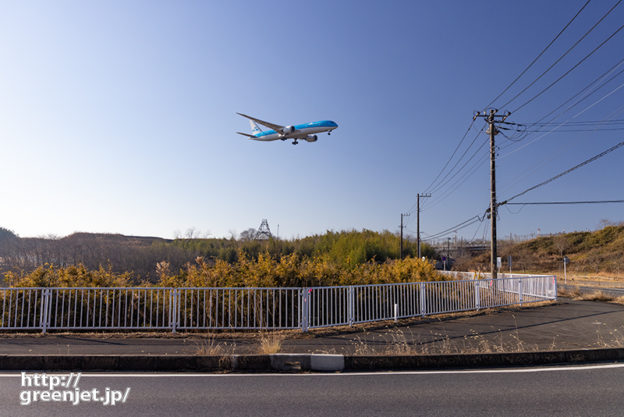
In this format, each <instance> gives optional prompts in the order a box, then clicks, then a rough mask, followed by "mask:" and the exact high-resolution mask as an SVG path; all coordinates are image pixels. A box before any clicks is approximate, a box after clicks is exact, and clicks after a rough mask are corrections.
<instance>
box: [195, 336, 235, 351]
mask: <svg viewBox="0 0 624 417" xmlns="http://www.w3.org/2000/svg"><path fill="white" fill-rule="evenodd" d="M235 349H236V344H234V343H228V342H223V343H219V341H218V340H217V339H216V338H215V337H214V336H210V337H207V338H203V339H200V340H199V341H198V343H197V350H196V351H195V354H196V355H200V356H223V355H231V354H233V353H234V350H235Z"/></svg>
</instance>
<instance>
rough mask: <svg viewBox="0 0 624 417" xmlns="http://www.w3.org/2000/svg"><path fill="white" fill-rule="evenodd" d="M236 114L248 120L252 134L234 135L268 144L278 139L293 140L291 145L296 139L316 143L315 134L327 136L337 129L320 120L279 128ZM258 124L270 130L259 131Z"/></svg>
mask: <svg viewBox="0 0 624 417" xmlns="http://www.w3.org/2000/svg"><path fill="white" fill-rule="evenodd" d="M236 114H238V115H241V116H243V117H246V118H247V119H249V124H250V125H251V133H252V134H251V135H250V134H248V133H243V132H236V133H238V134H239V135H243V136H247V137H248V138H249V139H252V140H259V141H263V142H269V141H272V140H278V139H281V140H286V139H293V142H292V144H293V145H296V144H297V143H299V142H297V139H302V140H306V141H308V142H316V141H317V140H318V136H317V135H316V133H323V132H327V134H328V135H330V134H331V132H332V130H334V129H336V128H337V127H338V125H337V124H336V122H332V121H331V120H321V121H319V122H311V123H304V124H300V125H294V126H292V125H291V126H281V125H277V124H275V123H269V122H265V121H264V120H260V119H256V118H255V117H251V116H247V115H246V114H243V113H236ZM258 124H261V125H262V126H265V127H267V128H269V129H270V130H265V131H263V130H262V129H260V127H259V126H258Z"/></svg>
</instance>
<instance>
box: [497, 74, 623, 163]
mask: <svg viewBox="0 0 624 417" xmlns="http://www.w3.org/2000/svg"><path fill="white" fill-rule="evenodd" d="M622 87H624V83H623V84H620V85H619V86H618V87H616V88H615V89H613V90H611V91H609V92H608V93H607V94H605V95H604V96H602V97H601V98H600V99H598V100H596V101H595V102H593V103H592V104H590V105H589V106H587V107H585V108H584V109H583V110H581V111H580V112H578V113H576V114H575V115H573V116H571V117H570V118H568V119H567V120H565V121H563V122H561V123H559V124H558V125H557V126H555V127H554V128H553V129H552V130H550V131H548V132H545V133H544V134H543V135H540V136H538V137H536V138H534V139H533V140H531V141H530V142H527V143H524V144H523V145H522V146H520V147H518V148H516V149H514V150H511V151H509V152H507V153H505V154H504V155H502V156H501V157H500V158H501V159H502V158H506V157H508V156H509V155H511V154H513V153H515V152H517V151H519V150H521V149H523V148H526V147H527V146H529V145H531V144H532V143H534V142H536V141H538V140H540V139H542V138H544V137H545V136H548V135H549V134H551V133H553V132H554V131H556V130H558V129H559V128H560V127H561V126H564V125H566V124H567V123H568V121H569V120H571V119H574V118H576V117H578V116H580V115H581V114H583V113H585V112H586V111H587V110H589V109H591V108H592V107H594V106H595V105H596V104H598V103H600V102H601V101H603V100H604V99H605V98H607V97H609V96H610V95H612V94H613V93H615V92H616V91H617V90H619V89H621V88H622ZM510 146H511V145H510ZM506 148H507V147H503V148H502V150H505V149H506Z"/></svg>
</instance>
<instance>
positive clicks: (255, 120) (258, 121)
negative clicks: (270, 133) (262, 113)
mask: <svg viewBox="0 0 624 417" xmlns="http://www.w3.org/2000/svg"><path fill="white" fill-rule="evenodd" d="M236 114H238V115H241V116H243V117H246V118H248V119H250V120H253V121H254V122H256V123H260V124H261V125H262V126H266V127H268V128H269V129H273V130H275V131H276V132H280V133H281V131H282V129H283V128H284V126H280V125H276V124H275V123H269V122H265V121H264V120H260V119H256V118H255V117H251V116H247V115H246V114H243V113H238V112H237V113H236Z"/></svg>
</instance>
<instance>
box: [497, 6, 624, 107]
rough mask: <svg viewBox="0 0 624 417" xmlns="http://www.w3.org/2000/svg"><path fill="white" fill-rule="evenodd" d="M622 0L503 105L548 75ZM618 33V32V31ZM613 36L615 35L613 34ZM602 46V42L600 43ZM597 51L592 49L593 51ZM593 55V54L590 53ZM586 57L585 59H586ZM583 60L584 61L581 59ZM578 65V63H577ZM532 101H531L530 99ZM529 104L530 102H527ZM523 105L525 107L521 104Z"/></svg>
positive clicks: (509, 102) (512, 100)
mask: <svg viewBox="0 0 624 417" xmlns="http://www.w3.org/2000/svg"><path fill="white" fill-rule="evenodd" d="M621 2H622V0H618V2H617V3H615V4H614V5H613V7H611V8H610V9H609V10H608V11H607V13H605V14H604V15H603V16H602V17H601V18H600V19H598V21H597V22H596V23H595V24H594V25H593V26H592V27H591V28H589V30H588V31H587V32H585V34H584V35H583V36H581V38H580V39H579V40H577V41H576V42H575V43H574V44H573V45H572V46H571V47H570V48H568V50H567V51H565V52H564V53H563V55H561V56H560V57H559V58H557V59H556V60H555V62H553V63H552V64H551V65H550V66H549V67H548V68H546V69H545V70H544V71H542V73H541V74H540V75H539V76H538V77H537V78H536V79H534V80H533V81H532V82H531V83H530V84H529V85H527V86H526V87H524V88H523V89H522V90H521V91H520V92H519V93H518V94H516V95H515V96H513V97H512V98H511V99H510V100H507V101H506V102H505V104H503V105H502V106H501V107H506V106H507V105H509V104H511V103H512V102H514V101H515V100H516V99H517V98H518V97H520V96H521V95H522V94H524V92H525V91H527V90H528V89H529V88H531V87H532V86H533V85H534V84H535V83H536V82H538V81H539V80H540V79H541V78H542V77H543V76H544V75H546V74H547V73H548V72H549V71H550V70H551V69H552V68H553V67H554V66H555V65H557V64H558V63H559V62H561V60H562V59H563V58H565V56H566V55H568V54H569V53H570V52H571V51H572V50H573V49H574V48H576V47H577V46H578V44H579V43H581V41H582V40H583V39H585V38H586V37H587V35H589V34H590V33H591V32H592V31H593V30H594V29H595V28H596V26H598V25H599V24H600V23H601V22H602V21H603V20H604V19H605V18H606V17H607V16H608V15H609V14H610V13H611V12H612V11H613V9H615V8H616V7H617V6H618V5H619V4H620V3H621ZM616 33H617V32H616ZM612 36H613V35H612ZM600 46H602V44H601V45H600ZM593 52H595V51H592V53H593ZM590 55H591V54H590ZM585 59H586V58H584V59H583V60H585ZM581 62H582V61H581ZM577 66H578V64H577ZM566 75H567V74H566ZM531 101H532V100H531ZM529 102H530V101H529ZM527 104H528V103H527ZM521 107H524V105H523V106H521ZM516 111H518V109H516V110H514V111H513V112H514V113H515V112H516Z"/></svg>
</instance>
